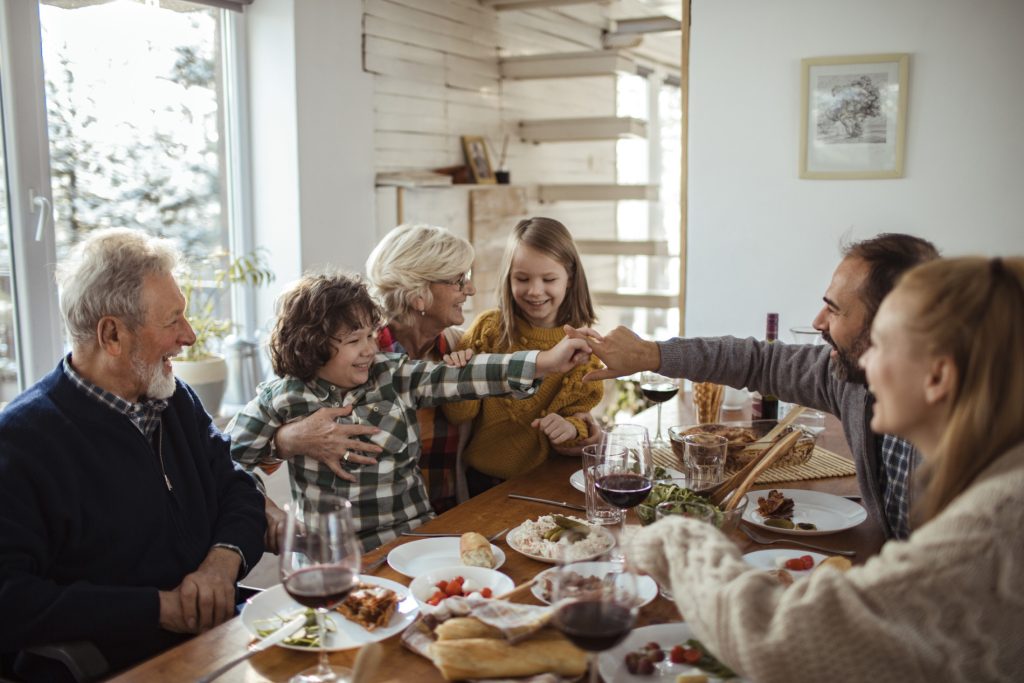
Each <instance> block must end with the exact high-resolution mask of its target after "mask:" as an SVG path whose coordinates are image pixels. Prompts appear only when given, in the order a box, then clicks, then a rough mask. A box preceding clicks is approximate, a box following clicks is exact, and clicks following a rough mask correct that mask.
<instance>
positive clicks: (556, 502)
mask: <svg viewBox="0 0 1024 683" xmlns="http://www.w3.org/2000/svg"><path fill="white" fill-rule="evenodd" d="M508 497H509V498H518V499H519V500H530V501H533V502H534V503H544V504H546V505H557V506H558V507H560V508H569V509H570V510H580V511H581V512H586V511H587V508H585V507H583V506H582V505H575V504H573V503H566V502H565V501H564V500H548V499H547V498H533V497H532V496H521V495H519V494H518V493H510V494H508Z"/></svg>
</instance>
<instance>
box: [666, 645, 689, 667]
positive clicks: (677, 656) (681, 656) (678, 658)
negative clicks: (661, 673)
mask: <svg viewBox="0 0 1024 683" xmlns="http://www.w3.org/2000/svg"><path fill="white" fill-rule="evenodd" d="M668 658H669V661H671V662H672V663H673V664H683V663H685V662H686V648H684V647H683V646H682V645H676V646H675V647H674V648H672V651H671V652H669V653H668Z"/></svg>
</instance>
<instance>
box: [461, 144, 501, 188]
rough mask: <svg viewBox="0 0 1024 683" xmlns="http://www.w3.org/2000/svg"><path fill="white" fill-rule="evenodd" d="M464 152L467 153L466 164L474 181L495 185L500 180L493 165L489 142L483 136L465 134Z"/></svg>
mask: <svg viewBox="0 0 1024 683" xmlns="http://www.w3.org/2000/svg"><path fill="white" fill-rule="evenodd" d="M462 152H463V154H465V155H466V166H468V167H469V172H470V174H472V176H473V182H474V183H478V184H481V185H493V184H495V183H496V182H498V179H497V178H496V177H495V175H494V167H493V166H492V165H491V155H490V154H489V153H488V151H487V142H486V141H485V140H484V139H483V138H482V137H481V136H479V135H463V136H462Z"/></svg>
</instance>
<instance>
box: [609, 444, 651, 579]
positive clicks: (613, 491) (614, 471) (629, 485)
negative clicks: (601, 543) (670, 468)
mask: <svg viewBox="0 0 1024 683" xmlns="http://www.w3.org/2000/svg"><path fill="white" fill-rule="evenodd" d="M601 445H602V446H606V448H604V449H602V457H601V461H600V462H599V463H598V464H597V466H596V470H595V472H594V489H595V490H596V491H597V494H598V495H599V496H601V498H603V499H604V500H606V501H607V502H608V503H609V504H610V505H614V506H615V507H617V508H619V509H620V510H622V522H621V525H620V527H619V547H620V550H618V551H616V552H615V557H614V559H616V560H621V559H623V556H622V551H621V546H622V539H623V532H624V531H625V529H626V511H627V510H629V509H630V508H634V507H636V506H637V505H639V504H640V503H642V502H644V500H645V499H646V498H647V496H648V495H649V494H650V493H651V488H652V486H653V484H654V464H653V463H652V461H651V441H650V437H649V436H648V435H647V428H646V427H641V426H640V425H631V424H618V425H614V426H612V427H611V428H610V429H609V430H607V431H606V432H604V433H603V434H602V435H601ZM612 446H621V447H622V448H624V449H625V450H624V451H623V450H622V449H616V448H612Z"/></svg>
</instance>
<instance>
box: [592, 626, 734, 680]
mask: <svg viewBox="0 0 1024 683" xmlns="http://www.w3.org/2000/svg"><path fill="white" fill-rule="evenodd" d="M693 637H694V635H693V631H691V630H690V627H689V625H687V624H686V623H685V622H678V623H673V624H656V625H654V626H644V627H643V628H638V629H634V630H633V631H631V632H630V634H629V635H628V636H627V637H626V639H625V640H624V641H622V642H621V643H619V644H618V645H616V646H615V647H613V648H612V649H611V650H607V651H605V652H602V653H601V656H600V657H598V659H597V670H598V671H599V672H600V674H601V678H602V679H604V680H606V681H615V683H650V682H651V681H675V680H676V676H678V675H679V674H703V673H704V672H703V671H701V670H700V669H698V668H697V667H695V666H691V665H690V664H673V663H672V662H670V661H669V660H668V656H667V655H668V652H669V651H670V650H671V649H672V648H673V647H674V646H676V645H683V644H684V643H686V641H687V640H689V639H690V638H693ZM650 642H655V643H657V644H658V645H660V646H661V649H663V650H665V653H666V657H665V659H664V660H662V661H660V662H658V663H657V664H656V665H655V668H654V673H653V674H652V675H650V676H638V675H635V674H631V673H629V670H628V669H626V655H627V654H628V653H630V652H633V651H635V650H640V649H642V648H643V646H644V645H646V644H647V643H650ZM722 680H729V681H743V680H744V679H742V678H730V679H721V678H718V677H716V676H709V677H708V681H710V682H711V683H719V682H720V681H722Z"/></svg>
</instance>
